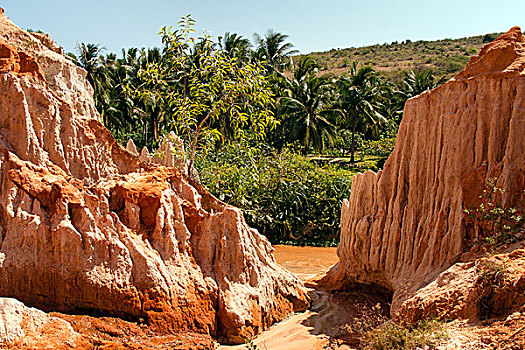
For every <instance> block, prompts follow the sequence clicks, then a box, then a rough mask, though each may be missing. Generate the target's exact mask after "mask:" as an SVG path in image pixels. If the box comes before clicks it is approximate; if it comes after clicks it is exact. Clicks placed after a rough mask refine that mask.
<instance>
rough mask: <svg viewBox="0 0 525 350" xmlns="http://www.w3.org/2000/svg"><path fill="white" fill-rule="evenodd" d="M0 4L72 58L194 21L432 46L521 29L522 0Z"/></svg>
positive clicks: (346, 42)
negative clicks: (78, 49) (83, 50)
mask: <svg viewBox="0 0 525 350" xmlns="http://www.w3.org/2000/svg"><path fill="white" fill-rule="evenodd" d="M503 3H504V5H498V3H497V2H496V1H494V0H491V1H485V0H478V1H470V0H469V1H461V0H438V1H421V0H420V1H409V0H403V1H386V0H376V1H371V0H368V1H366V0H360V1H355V0H346V1H345V0H327V1H325V2H322V1H312V0H302V1H287V0H280V1H279V0H263V1H249V0H245V1H242V0H223V1H211V0H200V1H199V0H197V1H192V0H185V1H180V0H171V1H170V0H143V1H138V0H128V1H124V0H114V1H111V0H105V1H103V0H90V1H75V0H68V1H66V0H0V6H1V7H3V8H4V9H5V11H6V13H7V15H8V16H9V17H10V18H11V20H13V22H15V23H16V24H17V25H18V26H20V27H22V28H32V29H40V30H43V31H44V32H46V33H49V34H51V36H52V37H53V38H54V39H55V41H57V42H58V43H59V44H60V45H62V46H63V47H64V48H65V49H66V51H74V49H75V45H76V44H77V43H79V42H91V43H99V44H102V45H103V46H104V47H105V48H106V49H107V51H110V52H118V53H120V49H121V48H122V47H131V46H134V47H152V46H159V45H160V41H159V39H158V36H157V33H158V31H159V28H160V27H162V26H163V25H176V23H177V21H178V19H179V18H180V17H181V16H183V15H186V14H189V13H190V14H192V16H193V18H194V19H196V20H197V26H196V29H198V30H203V29H206V30H207V31H208V32H209V33H211V34H212V35H214V36H218V35H222V34H223V33H224V32H226V31H230V32H236V33H239V34H241V35H243V36H245V37H248V38H249V39H252V36H253V33H255V32H258V33H265V32H266V30H267V29H268V28H272V29H274V30H276V31H279V32H282V33H285V34H288V35H289V36H290V38H289V40H290V41H291V42H292V43H293V44H294V45H295V46H296V47H297V48H298V49H299V50H300V51H301V52H302V53H308V52H312V51H325V50H329V49H331V48H345V47H350V46H363V45H368V44H375V43H384V42H392V41H396V40H397V41H402V40H405V39H411V40H420V39H422V40H433V39H443V38H458V37H463V36H470V35H478V34H484V33H492V32H500V31H506V30H508V29H509V28H511V27H512V26H515V25H519V26H521V27H522V29H525V0H520V1H512V0H511V1H505V2H503Z"/></svg>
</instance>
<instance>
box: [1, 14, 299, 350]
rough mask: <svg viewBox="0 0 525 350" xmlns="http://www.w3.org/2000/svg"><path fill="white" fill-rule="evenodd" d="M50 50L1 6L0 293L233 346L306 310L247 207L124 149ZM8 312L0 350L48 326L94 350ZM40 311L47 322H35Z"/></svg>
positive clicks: (78, 79)
mask: <svg viewBox="0 0 525 350" xmlns="http://www.w3.org/2000/svg"><path fill="white" fill-rule="evenodd" d="M47 46H49V45H43V44H42V42H41V41H39V40H38V39H37V38H35V37H34V36H33V35H30V34H28V33H26V32H24V31H23V30H21V29H20V28H18V27H16V26H15V25H14V24H13V23H11V22H10V21H9V20H8V19H7V17H6V16H5V15H3V13H2V12H0V48H1V49H0V53H1V55H0V67H1V70H0V150H1V152H0V198H1V200H0V297H12V298H16V299H18V300H19V301H21V302H23V303H25V304H27V305H28V306H33V307H38V308H40V309H43V310H45V311H59V312H66V313H85V312H89V313H94V314H97V315H104V316H117V317H122V318H125V319H127V320H134V321H139V320H140V322H141V327H146V328H145V329H144V331H143V332H142V333H140V332H139V331H138V330H137V332H139V333H140V334H141V335H140V336H147V334H152V332H154V334H156V335H170V334H171V335H173V334H179V335H180V334H181V332H182V333H183V334H195V333H200V334H204V336H201V338H202V337H204V338H206V337H208V342H209V337H210V336H212V337H214V338H215V339H219V340H222V341H224V342H229V343H241V342H244V341H245V339H248V338H251V337H253V336H254V335H256V334H258V333H259V332H260V331H262V330H263V329H265V328H267V327H269V326H270V325H271V324H272V323H274V322H276V321H279V320H281V319H283V318H284V317H286V316H287V315H288V314H289V313H291V312H293V311H300V310H304V309H305V308H306V307H307V305H308V296H307V294H306V290H305V289H304V287H303V285H302V283H301V282H300V281H299V280H298V279H297V278H296V277H295V276H293V275H292V274H291V273H289V272H287V271H285V270H283V269H282V268H280V267H279V266H277V264H276V262H275V260H274V257H273V248H272V246H271V245H270V243H269V242H268V241H267V240H266V238H265V237H263V236H261V235H259V233H258V232H257V231H256V230H254V229H251V228H250V227H248V226H247V225H246V223H245V221H244V218H243V216H242V213H241V211H240V210H239V209H237V208H234V207H231V206H229V205H227V204H225V203H222V202H221V201H219V200H217V199H216V198H215V197H213V196H212V195H210V194H209V193H208V192H207V191H206V190H205V189H204V188H202V186H200V185H198V184H193V183H191V182H190V181H189V180H188V177H187V176H186V174H184V173H182V172H181V171H179V170H178V169H177V168H175V167H166V166H160V165H156V164H153V163H151V162H149V161H148V163H146V162H145V161H142V160H140V159H139V158H138V157H137V156H136V155H134V154H132V153H130V152H128V151H127V150H125V149H124V148H122V147H121V146H120V145H119V144H118V143H117V142H116V141H115V139H114V138H113V137H112V136H111V134H110V133H109V132H108V130H106V129H105V128H104V127H103V126H102V124H101V123H100V121H99V116H98V114H97V112H96V110H95V108H94V104H93V97H92V89H91V87H90V86H89V84H88V83H87V81H86V80H85V75H86V72H85V71H84V70H82V69H80V68H78V67H76V66H75V65H74V64H72V63H71V62H70V61H69V60H67V59H66V58H65V57H63V56H62V55H60V54H59V53H57V52H55V51H53V50H50V49H49V48H48V47H47ZM24 60H26V61H24ZM23 62H32V63H31V64H32V65H31V69H29V68H27V69H26V68H23V67H26V66H24V64H25V63H23ZM39 72H40V73H39ZM25 73H31V74H25ZM153 161H154V160H153ZM172 163H173V164H177V162H175V161H173V162H172ZM182 164H184V162H182ZM2 300H3V301H2ZM2 303H3V304H2ZM15 304H16V303H15ZM0 305H14V304H13V302H12V301H8V300H7V299H2V298H0ZM6 307H7V306H6ZM10 307H11V306H10ZM15 309H16V310H21V311H16V310H15ZM10 310H11V311H12V310H15V311H13V312H12V313H8V312H6V313H5V314H6V315H15V314H16V315H18V316H20V315H21V314H23V315H25V316H24V317H25V318H22V321H20V319H18V318H16V317H15V316H6V317H4V316H2V315H0V343H2V342H4V343H5V342H7V344H11V345H9V346H12V347H13V348H17V347H18V345H16V344H19V345H20V344H38V335H39V334H42V333H43V332H44V333H45V329H47V328H45V327H47V326H45V325H46V324H48V323H49V322H50V323H49V324H50V325H51V326H49V327H50V328H49V329H51V330H52V329H54V327H55V326H56V327H58V328H60V329H61V330H62V331H63V332H64V334H70V335H71V336H72V337H73V336H74V337H75V339H76V340H74V339H73V340H72V342H73V343H75V342H76V341H77V340H78V341H79V342H80V343H78V344H84V343H85V342H86V341H87V343H86V344H91V345H93V344H92V342H91V343H90V340H89V339H86V338H84V337H83V336H78V337H77V335H76V333H75V332H77V331H80V330H82V329H86V328H85V327H84V328H83V326H82V325H78V327H76V326H75V324H73V323H75V322H77V321H75V319H74V318H70V319H68V318H67V317H65V318H64V317H62V319H65V320H66V321H67V322H69V321H71V322H73V323H72V324H73V328H74V330H73V329H72V328H71V326H70V325H68V323H67V322H66V321H64V322H66V323H64V322H62V321H56V320H55V319H52V320H49V322H48V320H47V318H46V317H47V316H42V314H41V313H38V312H37V313H34V312H33V311H27V310H26V309H24V308H23V307H22V306H19V305H18V304H16V305H15V306H12V307H11V309H10ZM0 311H1V310H0ZM4 311H5V310H4ZM31 315H36V316H35V317H37V318H38V319H39V320H41V321H38V322H37V321H34V322H36V323H35V326H34V327H33V326H31V327H29V328H28V327H26V326H27V325H32V324H33V323H31V322H33V321H32V320H33V318H31V317H32V316H31ZM18 316H17V317H18ZM26 316H27V317H26ZM17 320H18V321H17ZM19 321H20V322H22V326H20V327H18V326H17V327H14V328H13V327H11V326H13V324H14V325H16V324H20V322H19ZM13 322H14V323H13ZM17 322H18V323H17ZM28 322H29V323H28ZM90 322H91V321H90ZM93 322H95V321H93ZM122 322H124V321H122ZM44 326H45V327H44ZM39 327H44V328H45V329H44V331H42V328H39ZM104 327H105V326H104ZM123 327H124V326H123ZM126 327H128V326H126ZM129 327H132V326H129ZM88 328H89V327H88ZM10 329H11V330H14V331H9V330H10ZM5 330H7V331H5ZM62 331H61V332H62ZM13 332H14V333H13ZM115 332H117V331H115ZM133 332H135V331H133ZM117 333H118V332H117ZM119 334H120V333H119ZM133 334H134V333H133ZM137 334H138V333H137ZM68 337H69V336H68ZM117 338H118V337H117ZM46 339H48V340H49V341H51V342H52V344H55V343H54V342H55V341H57V342H59V343H60V341H62V343H60V344H62V345H60V346H58V345H57V346H58V347H57V348H67V346H66V345H67V344H66V345H64V344H63V342H64V339H60V337H59V338H56V337H55V338H53V337H51V338H46ZM195 339H198V337H197V338H195ZM73 343H72V344H73ZM57 344H58V343H57ZM97 344H98V343H97ZM91 345H89V346H91ZM24 346H26V345H24ZM27 346H28V348H34V347H33V345H27ZM42 346H43V345H42ZM84 346H86V347H87V348H89V346H88V345H85V344H84V345H79V348H83V347H84ZM37 348H38V347H37ZM140 348H142V347H140ZM148 348H149V347H148ZM190 348H194V347H191V346H190Z"/></svg>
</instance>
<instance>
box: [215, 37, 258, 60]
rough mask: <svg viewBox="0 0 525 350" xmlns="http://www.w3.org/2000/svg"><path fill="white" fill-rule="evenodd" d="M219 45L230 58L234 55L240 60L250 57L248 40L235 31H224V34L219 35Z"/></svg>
mask: <svg viewBox="0 0 525 350" xmlns="http://www.w3.org/2000/svg"><path fill="white" fill-rule="evenodd" d="M219 47H220V48H221V50H223V51H224V52H225V54H226V55H228V57H230V58H233V57H236V58H238V59H239V60H240V61H242V62H245V61H247V60H249V58H250V54H251V51H250V47H251V44H250V41H249V40H248V39H247V38H243V37H242V36H240V35H238V34H236V33H230V32H226V33H224V36H220V37H219Z"/></svg>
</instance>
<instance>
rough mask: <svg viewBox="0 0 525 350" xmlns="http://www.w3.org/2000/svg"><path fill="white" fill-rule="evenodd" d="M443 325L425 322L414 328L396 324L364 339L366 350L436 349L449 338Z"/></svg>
mask: <svg viewBox="0 0 525 350" xmlns="http://www.w3.org/2000/svg"><path fill="white" fill-rule="evenodd" d="M447 337H448V336H447V332H446V330H445V327H444V325H443V323H441V322H439V321H436V320H430V321H428V320H425V321H421V322H419V323H417V324H416V325H413V326H407V325H401V324H398V323H394V322H389V323H386V324H385V325H384V326H383V327H381V328H377V329H374V330H372V331H370V332H368V333H367V334H366V335H365V336H364V339H363V343H364V344H366V345H365V346H364V347H363V349H366V350H414V349H418V348H419V349H425V348H427V349H434V348H436V347H437V346H438V345H439V344H440V343H442V342H443V341H444V340H445V339H446V338H447Z"/></svg>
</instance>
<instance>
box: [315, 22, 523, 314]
mask: <svg viewBox="0 0 525 350" xmlns="http://www.w3.org/2000/svg"><path fill="white" fill-rule="evenodd" d="M524 135H525V37H524V35H523V34H522V33H521V30H520V29H519V28H518V27H515V28H512V29H511V30H510V31H509V32H508V33H506V34H504V35H502V36H500V37H499V38H498V39H496V40H495V41H494V42H492V43H491V44H489V45H487V46H486V47H484V48H483V50H482V51H481V52H480V53H479V55H478V56H477V57H474V58H472V60H471V61H470V63H469V64H468V65H467V67H466V68H465V69H464V70H463V71H462V72H461V73H459V74H458V75H457V76H456V77H455V78H453V79H451V80H450V81H448V82H447V83H446V84H444V85H442V86H440V87H438V88H437V89H434V90H432V91H430V92H426V93H423V94H421V95H419V96H417V97H415V98H412V99H410V100H409V101H408V102H407V103H406V106H405V111H404V116H403V121H402V123H401V125H400V128H399V133H398V136H397V141H396V145H395V148H394V151H393V153H392V154H391V156H390V157H389V158H388V160H387V161H386V163H385V166H384V170H383V171H379V172H378V173H374V172H371V171H368V172H366V173H364V174H359V175H356V176H355V177H354V179H353V183H352V189H351V195H350V199H349V200H348V201H346V200H345V201H344V203H343V206H342V212H341V231H342V232H341V242H340V246H339V248H338V255H339V257H340V262H339V263H338V264H337V265H336V266H335V267H334V268H332V270H331V271H330V272H329V273H328V274H327V275H325V276H321V277H320V278H319V279H318V281H317V282H318V283H319V284H321V285H324V286H325V287H327V288H330V289H342V288H345V287H349V286H354V285H356V284H366V285H375V286H377V287H380V288H381V289H384V290H387V291H391V292H393V305H392V312H393V314H395V313H396V312H398V311H399V310H400V306H401V305H402V303H403V302H404V301H406V300H407V299H409V298H410V297H411V296H413V295H414V293H415V292H416V291H417V290H419V289H420V288H422V287H424V286H426V285H428V284H429V283H431V282H432V281H434V280H436V278H437V277H438V275H439V274H440V273H442V272H443V271H445V270H446V269H448V268H449V267H451V266H452V265H453V264H455V263H456V262H458V261H460V260H465V261H468V260H469V259H468V256H472V253H473V251H475V249H476V243H477V240H478V238H479V237H477V233H476V232H475V231H474V230H472V229H470V228H469V227H468V225H467V224H466V221H465V219H466V215H465V213H464V209H465V208H469V207H471V206H473V205H474V206H475V205H478V204H479V195H480V194H481V191H482V190H483V185H484V183H486V182H487V180H488V179H490V178H497V183H496V185H497V187H499V188H503V189H505V190H506V192H505V193H504V194H503V198H502V203H504V205H506V206H511V205H513V204H516V203H518V202H519V201H522V200H523V199H524V194H525V193H524V189H525V141H524V140H525V139H524ZM469 250H472V251H471V252H470V255H469V254H466V252H467V251H469ZM462 268H464V267H461V266H456V267H454V268H452V270H450V271H449V272H448V274H449V275H450V274H451V273H453V272H454V271H456V272H457V270H458V269H462ZM470 268H472V267H470ZM469 273H470V272H469ZM449 277H450V276H449ZM440 278H442V279H443V278H444V276H442V277H440ZM472 278H474V276H472ZM433 283H437V284H439V283H441V282H439V281H438V282H433ZM472 283H474V280H473V281H472ZM449 301H450V300H449ZM416 304H417V303H416ZM416 304H413V305H416ZM419 305H420V306H421V304H419Z"/></svg>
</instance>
